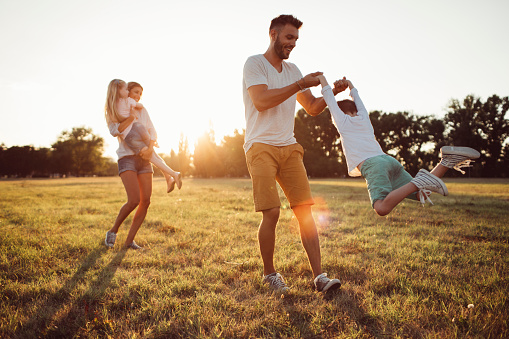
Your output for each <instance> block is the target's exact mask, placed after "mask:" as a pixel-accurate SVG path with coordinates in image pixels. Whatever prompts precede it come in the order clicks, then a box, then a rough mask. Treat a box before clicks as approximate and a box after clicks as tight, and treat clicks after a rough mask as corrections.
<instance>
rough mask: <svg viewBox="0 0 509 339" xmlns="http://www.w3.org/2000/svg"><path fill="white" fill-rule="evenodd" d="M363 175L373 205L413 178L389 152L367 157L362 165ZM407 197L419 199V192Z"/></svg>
mask: <svg viewBox="0 0 509 339" xmlns="http://www.w3.org/2000/svg"><path fill="white" fill-rule="evenodd" d="M361 175H362V176H363V177H364V179H366V185H367V186H368V192H369V199H370V200H371V206H372V207H373V205H374V204H375V201H377V200H383V199H385V197H386V196H387V195H389V193H391V192H392V191H394V190H395V189H397V188H400V187H401V186H404V185H406V184H408V183H409V182H410V181H412V179H413V177H412V176H411V175H410V174H409V173H408V172H407V171H405V169H404V168H403V166H402V165H401V164H400V163H399V161H397V160H396V159H394V158H393V157H391V156H390V155H387V154H383V155H377V156H375V157H372V158H369V159H366V160H365V161H364V163H363V164H362V167H361ZM407 198H408V199H413V200H418V199H417V192H415V193H412V194H410V195H409V196H407Z"/></svg>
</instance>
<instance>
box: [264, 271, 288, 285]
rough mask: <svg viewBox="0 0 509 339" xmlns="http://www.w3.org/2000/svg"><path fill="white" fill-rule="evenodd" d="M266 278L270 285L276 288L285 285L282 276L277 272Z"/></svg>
mask: <svg viewBox="0 0 509 339" xmlns="http://www.w3.org/2000/svg"><path fill="white" fill-rule="evenodd" d="M267 280H269V281H270V284H271V285H273V286H276V287H277V288H283V287H286V284H285V282H284V280H283V277H281V275H279V274H278V275H275V276H273V277H269V278H268V279H267Z"/></svg>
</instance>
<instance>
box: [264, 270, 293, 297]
mask: <svg viewBox="0 0 509 339" xmlns="http://www.w3.org/2000/svg"><path fill="white" fill-rule="evenodd" d="M263 282H264V283H266V284H268V285H269V287H270V288H271V289H272V290H274V291H276V292H279V293H283V294H285V293H288V291H289V290H290V288H289V287H288V286H286V283H285V280H284V279H283V277H282V276H281V274H279V273H275V272H274V273H271V274H267V275H266V276H264V277H263Z"/></svg>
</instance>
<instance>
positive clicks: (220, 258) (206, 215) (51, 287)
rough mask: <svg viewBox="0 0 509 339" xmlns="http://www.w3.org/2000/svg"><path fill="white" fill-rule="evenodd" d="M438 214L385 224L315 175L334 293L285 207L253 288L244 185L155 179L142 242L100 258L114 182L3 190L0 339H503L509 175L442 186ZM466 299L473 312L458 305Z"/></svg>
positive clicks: (358, 198)
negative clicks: (277, 281)
mask: <svg viewBox="0 0 509 339" xmlns="http://www.w3.org/2000/svg"><path fill="white" fill-rule="evenodd" d="M446 183H447V184H448V188H449V192H450V196H448V197H441V196H434V199H433V201H434V202H435V206H433V207H429V206H427V207H425V208H422V207H420V206H419V205H417V204H416V203H415V202H413V201H408V202H404V203H403V204H401V205H400V206H398V208H397V209H396V210H395V211H394V212H393V213H392V214H391V215H389V216H388V217H385V218H380V217H378V216H376V215H375V213H374V212H373V211H372V210H371V208H370V206H369V201H368V198H367V191H366V189H365V187H364V183H363V182H362V181H360V180H313V181H312V191H313V193H314V195H315V198H316V202H317V204H316V205H315V206H314V209H313V211H314V214H315V218H316V221H317V223H318V226H319V230H320V239H321V247H322V261H323V266H324V270H325V271H327V272H328V273H329V276H333V277H339V278H340V279H341V280H342V282H343V287H342V289H341V290H340V291H339V292H337V293H335V294H332V295H325V296H324V295H321V294H319V293H317V292H315V291H313V288H312V282H311V281H312V277H311V272H310V269H309V266H308V263H307V259H306V256H305V254H304V251H303V249H302V246H301V244H300V239H299V235H298V225H297V223H296V221H295V218H293V216H292V213H291V210H289V209H288V204H287V202H286V201H285V200H283V210H282V213H281V220H280V225H279V226H278V236H277V245H276V246H277V247H276V258H277V259H276V264H277V267H278V270H279V271H280V272H281V273H282V274H283V275H284V277H285V279H286V280H287V282H288V283H289V285H290V286H291V287H292V293H291V294H290V295H289V296H287V297H285V298H278V297H276V296H274V295H272V294H271V293H270V292H269V291H268V290H267V288H266V287H265V286H264V285H262V284H261V271H262V267H261V259H260V257H259V253H258V243H257V236H256V231H257V226H258V223H259V220H260V215H259V214H257V213H255V212H253V207H252V198H251V186H250V185H251V184H250V181H249V180H244V179H216V180H205V179H203V180H199V179H194V180H192V179H188V180H186V181H185V182H184V187H183V189H182V190H181V191H180V192H176V193H172V194H170V195H166V193H164V192H165V184H164V182H163V181H162V179H155V184H154V195H153V199H152V205H151V207H150V211H149V215H148V217H147V220H146V222H145V223H144V225H143V226H142V228H141V229H140V232H139V233H138V236H137V242H138V243H139V244H140V245H142V246H144V247H145V250H144V251H141V252H140V251H132V250H130V251H125V250H123V249H122V248H121V247H120V244H121V243H122V242H123V239H125V236H126V234H127V228H128V225H129V224H128V222H129V221H130V219H128V220H127V221H126V223H125V224H124V225H123V227H122V228H121V230H120V232H119V236H118V240H117V242H118V245H117V246H116V247H115V248H114V249H113V250H107V249H106V248H105V247H104V246H103V244H102V241H103V237H104V234H105V232H106V230H107V229H108V228H109V227H110V225H111V223H112V221H113V220H114V218H115V216H116V213H117V212H118V209H119V208H120V206H121V205H122V203H123V202H124V194H125V193H124V191H123V187H122V184H121V182H120V180H119V179H118V178H79V179H58V180H3V181H0V189H1V192H2V195H1V197H0V231H1V234H2V236H1V237H0V267H1V270H0V298H1V306H0V337H13V338H28V337H55V338H56V337H59V338H60V337H66V338H72V337H90V338H92V337H112V338H140V337H143V338H172V337H192V338H196V337H202V338H208V337H212V338H215V337H217V338H233V337H236V338H266V337H276V338H281V337H282V338H298V337H305V338H331V337H334V338H336V337H338V338H342V337H344V338H356V337H358V338H371V337H391V338H392V337H401V338H404V337H415V338H421V337H422V338H442V337H474V338H475V337H482V338H486V337H493V338H501V337H509V326H508V324H507V319H509V307H508V306H509V305H508V301H507V295H508V292H509V287H508V286H509V281H508V273H509V180H468V179H455V180H452V179H450V180H448V181H446ZM469 304H473V305H474V307H473V308H468V307H467V305H469Z"/></svg>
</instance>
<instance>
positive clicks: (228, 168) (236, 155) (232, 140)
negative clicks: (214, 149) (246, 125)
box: [221, 129, 249, 177]
mask: <svg viewBox="0 0 509 339" xmlns="http://www.w3.org/2000/svg"><path fill="white" fill-rule="evenodd" d="M245 135H246V131H245V130H242V133H240V132H239V131H238V130H237V129H236V130H235V131H234V132H233V135H231V136H230V135H227V136H225V137H224V138H223V141H222V142H221V149H222V152H221V153H222V154H223V162H224V167H225V174H226V175H227V176H230V177H244V176H249V171H248V169H247V164H246V155H245V153H244V138H245Z"/></svg>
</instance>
